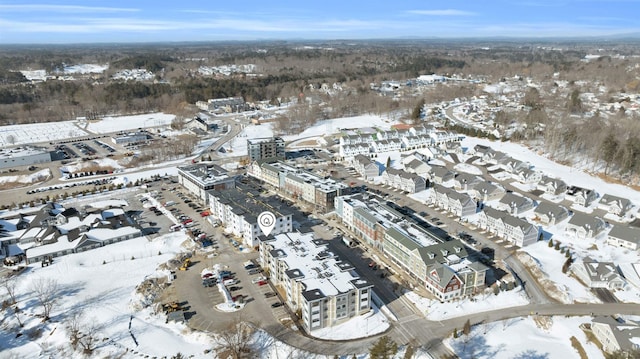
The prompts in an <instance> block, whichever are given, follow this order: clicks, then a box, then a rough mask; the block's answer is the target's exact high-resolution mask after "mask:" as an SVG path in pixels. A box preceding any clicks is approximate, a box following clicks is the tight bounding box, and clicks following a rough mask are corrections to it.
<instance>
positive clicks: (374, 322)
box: [311, 306, 389, 340]
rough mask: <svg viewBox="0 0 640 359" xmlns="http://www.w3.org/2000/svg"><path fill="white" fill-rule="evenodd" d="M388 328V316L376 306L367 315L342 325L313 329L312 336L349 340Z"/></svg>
mask: <svg viewBox="0 0 640 359" xmlns="http://www.w3.org/2000/svg"><path fill="white" fill-rule="evenodd" d="M387 329H389V322H388V321H387V317H385V316H384V314H382V312H381V311H380V310H379V309H378V308H376V307H375V306H374V307H373V310H372V311H371V312H369V313H367V314H365V315H360V316H357V317H354V318H352V319H350V320H349V321H348V322H346V323H343V324H340V325H336V326H333V327H329V328H322V329H319V330H316V331H313V332H312V333H311V336H313V337H316V338H322V339H334V340H347V339H355V338H365V337H370V336H372V335H376V334H379V333H382V332H384V331H386V330H387Z"/></svg>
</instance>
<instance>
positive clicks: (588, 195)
mask: <svg viewBox="0 0 640 359" xmlns="http://www.w3.org/2000/svg"><path fill="white" fill-rule="evenodd" d="M567 198H569V199H571V200H573V203H575V204H577V205H579V206H582V207H589V206H590V205H591V204H592V203H593V202H595V200H596V199H598V194H597V193H596V191H595V190H592V189H586V188H581V187H576V186H570V187H569V188H568V189H567Z"/></svg>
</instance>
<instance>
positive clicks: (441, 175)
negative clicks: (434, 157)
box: [429, 166, 454, 184]
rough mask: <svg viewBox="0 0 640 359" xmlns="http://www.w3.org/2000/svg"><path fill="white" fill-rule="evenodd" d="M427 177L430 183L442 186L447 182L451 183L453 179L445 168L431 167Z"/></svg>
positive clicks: (452, 175)
mask: <svg viewBox="0 0 640 359" xmlns="http://www.w3.org/2000/svg"><path fill="white" fill-rule="evenodd" d="M429 177H430V178H429V179H430V181H431V182H433V183H437V184H443V183H445V182H447V181H451V180H452V179H453V178H454V173H453V172H451V171H449V170H448V169H447V168H446V167H440V166H433V167H432V168H431V173H430V176H429Z"/></svg>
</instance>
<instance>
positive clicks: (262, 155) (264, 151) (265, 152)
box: [247, 137, 285, 161]
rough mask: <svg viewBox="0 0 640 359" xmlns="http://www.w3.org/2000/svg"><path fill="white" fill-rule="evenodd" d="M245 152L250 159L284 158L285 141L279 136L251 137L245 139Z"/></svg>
mask: <svg viewBox="0 0 640 359" xmlns="http://www.w3.org/2000/svg"><path fill="white" fill-rule="evenodd" d="M247 154H248V155H249V159H250V160H251V161H258V160H264V159H271V160H284V159H285V143H284V140H283V139H282V138H281V137H264V138H252V139H248V140H247Z"/></svg>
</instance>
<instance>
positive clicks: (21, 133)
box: [0, 121, 87, 147]
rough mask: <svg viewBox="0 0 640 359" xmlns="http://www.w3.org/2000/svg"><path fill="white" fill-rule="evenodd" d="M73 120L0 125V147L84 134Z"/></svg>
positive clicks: (56, 139)
mask: <svg viewBox="0 0 640 359" xmlns="http://www.w3.org/2000/svg"><path fill="white" fill-rule="evenodd" d="M86 135H87V133H86V132H84V131H83V130H81V129H80V128H78V127H76V125H74V123H73V121H62V122H44V123H37V124H35V123H30V124H25V125H9V126H0V147H8V146H14V145H22V144H27V143H40V142H51V141H58V140H63V139H66V138H73V137H81V136H86Z"/></svg>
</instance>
